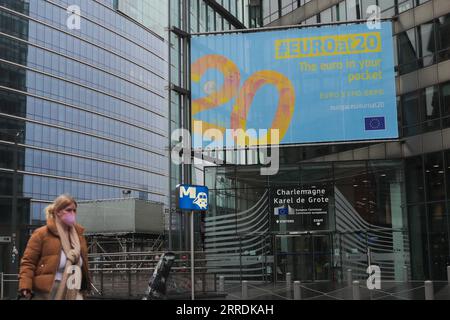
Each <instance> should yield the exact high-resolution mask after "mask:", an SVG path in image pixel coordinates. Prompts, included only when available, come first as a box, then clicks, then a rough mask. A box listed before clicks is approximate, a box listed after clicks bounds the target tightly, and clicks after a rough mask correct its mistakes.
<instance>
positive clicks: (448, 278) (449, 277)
mask: <svg viewBox="0 0 450 320" xmlns="http://www.w3.org/2000/svg"><path fill="white" fill-rule="evenodd" d="M447 281H448V285H449V287H450V266H447Z"/></svg>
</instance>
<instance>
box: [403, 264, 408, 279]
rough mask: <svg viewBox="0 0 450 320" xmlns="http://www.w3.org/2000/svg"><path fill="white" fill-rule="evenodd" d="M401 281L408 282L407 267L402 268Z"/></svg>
mask: <svg viewBox="0 0 450 320" xmlns="http://www.w3.org/2000/svg"><path fill="white" fill-rule="evenodd" d="M403 281H404V282H408V266H403Z"/></svg>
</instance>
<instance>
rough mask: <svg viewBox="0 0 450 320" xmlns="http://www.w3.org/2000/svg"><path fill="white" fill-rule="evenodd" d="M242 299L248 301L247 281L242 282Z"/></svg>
mask: <svg viewBox="0 0 450 320" xmlns="http://www.w3.org/2000/svg"><path fill="white" fill-rule="evenodd" d="M242 299H244V300H247V299H248V287H247V280H244V281H242Z"/></svg>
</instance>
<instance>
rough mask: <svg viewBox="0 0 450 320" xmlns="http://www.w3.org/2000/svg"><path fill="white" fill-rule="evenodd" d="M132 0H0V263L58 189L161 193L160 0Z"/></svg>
mask: <svg viewBox="0 0 450 320" xmlns="http://www.w3.org/2000/svg"><path fill="white" fill-rule="evenodd" d="M138 2H139V5H138V4H137V1H121V0H102V1H94V0H89V1H86V0H70V1H69V0H67V1H66V0H62V1H42V0H20V1H19V0H1V1H0V212H1V213H0V236H8V237H11V236H13V235H14V234H16V239H14V237H13V239H8V240H11V241H5V242H4V243H3V242H2V243H0V261H1V262H2V263H1V264H0V272H7V273H15V272H17V271H15V272H14V270H10V261H11V252H12V246H13V245H15V246H16V247H17V249H18V250H19V253H21V252H22V250H23V247H24V245H25V241H26V239H27V237H28V233H29V231H30V229H34V228H35V227H36V226H38V225H41V224H43V223H45V214H44V210H43V209H44V207H45V206H46V205H47V204H48V203H49V202H50V201H52V200H53V199H54V198H55V197H56V196H57V195H59V194H61V193H70V194H71V195H73V196H74V197H75V198H76V199H77V200H94V199H111V198H123V197H124V194H125V195H126V196H130V197H136V198H140V199H144V200H151V201H156V202H159V203H163V204H165V205H167V204H168V196H167V194H168V188H169V187H168V182H169V177H168V156H167V153H168V151H167V145H168V100H167V96H168V91H167V85H168V45H167V29H166V27H167V20H168V19H167V13H168V11H167V2H165V1H158V5H157V6H156V7H155V1H151V0H145V1H138ZM73 6H76V7H73ZM74 8H75V9H74ZM77 8H78V9H79V10H80V12H77ZM77 20H78V21H79V24H78V25H77ZM16 262H17V259H16Z"/></svg>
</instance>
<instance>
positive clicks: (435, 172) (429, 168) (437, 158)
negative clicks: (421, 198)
mask: <svg viewBox="0 0 450 320" xmlns="http://www.w3.org/2000/svg"><path fill="white" fill-rule="evenodd" d="M444 186H445V182H444V161H443V155H442V153H441V152H438V153H431V154H427V155H426V156H425V189H426V194H427V197H426V199H427V201H439V200H445V188H444Z"/></svg>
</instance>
